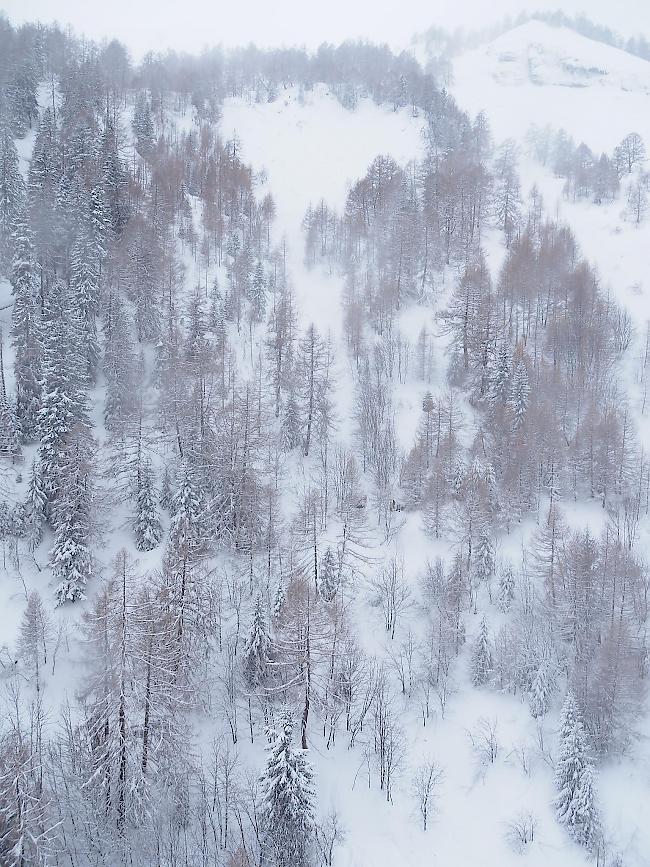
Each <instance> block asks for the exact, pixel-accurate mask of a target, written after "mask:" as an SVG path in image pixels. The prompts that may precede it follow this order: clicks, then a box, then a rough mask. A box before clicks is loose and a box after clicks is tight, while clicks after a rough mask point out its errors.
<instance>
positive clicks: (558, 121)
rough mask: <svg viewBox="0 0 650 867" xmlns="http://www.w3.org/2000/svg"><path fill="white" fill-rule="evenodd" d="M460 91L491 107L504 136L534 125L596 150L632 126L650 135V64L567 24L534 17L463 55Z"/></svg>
mask: <svg viewBox="0 0 650 867" xmlns="http://www.w3.org/2000/svg"><path fill="white" fill-rule="evenodd" d="M452 91H453V93H454V94H455V96H456V97H457V99H458V101H459V102H460V104H461V105H462V106H463V107H464V108H466V109H467V110H468V111H470V112H472V113H474V114H475V113H477V112H479V111H482V110H485V111H486V112H487V114H488V116H489V118H490V122H491V124H492V126H493V130H494V133H495V136H496V138H497V139H498V140H503V139H504V138H507V137H508V136H514V137H516V138H519V137H523V136H524V135H525V133H526V131H527V130H528V127H529V126H530V124H531V123H537V124H539V125H544V124H547V123H549V124H551V125H552V126H554V127H562V128H564V129H566V130H567V131H568V132H569V134H571V135H573V136H574V137H576V138H577V139H578V140H584V141H586V142H587V143H588V144H589V145H590V146H591V147H592V148H594V149H595V150H599V149H600V150H611V149H612V148H613V147H614V146H615V145H617V144H618V142H619V141H620V140H621V139H622V138H623V136H624V135H626V134H627V133H628V132H630V131H631V129H635V130H637V131H638V132H639V133H640V134H641V135H643V136H644V137H647V138H648V139H649V140H650V63H648V62H647V61H645V60H641V59H640V58H637V57H633V56H631V55H630V54H627V53H625V52H624V51H621V50H620V49H618V48H612V47H610V46H608V45H604V44H602V43H600V42H594V41H592V40H590V39H587V38H586V37H584V36H580V35H579V34H577V33H576V32H575V31H573V30H569V29H567V28H565V27H552V26H550V25H549V24H545V23H542V22H540V21H531V22H528V23H527V24H522V25H521V26H520V27H515V28H513V29H512V30H510V31H508V32H506V33H505V34H503V35H502V36H500V37H499V38H498V39H495V40H494V41H493V42H491V43H488V44H487V45H485V46H482V47H481V48H479V49H477V50H475V51H470V52H468V53H466V54H464V55H462V56H461V57H459V58H458V59H457V60H456V61H455V63H454V83H453V85H452Z"/></svg>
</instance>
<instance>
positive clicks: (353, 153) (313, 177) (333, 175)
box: [222, 85, 424, 332]
mask: <svg viewBox="0 0 650 867" xmlns="http://www.w3.org/2000/svg"><path fill="white" fill-rule="evenodd" d="M222 131H223V135H224V136H226V137H232V136H235V135H236V136H237V137H238V138H239V139H240V140H241V142H242V144H243V158H244V160H245V161H246V162H250V163H251V164H252V165H253V168H255V169H256V170H258V171H261V170H264V171H265V172H266V176H267V190H268V191H269V192H270V193H271V195H272V196H273V199H274V202H275V206H276V215H277V219H276V228H277V232H278V233H279V234H280V236H282V234H284V235H285V236H286V238H287V241H288V257H289V259H288V262H289V271H290V273H291V274H292V277H293V279H294V282H295V289H296V293H297V297H298V300H299V306H300V308H301V309H302V310H304V311H308V313H306V315H309V316H311V317H312V319H313V320H314V321H315V322H318V324H319V328H321V329H322V330H326V329H327V328H331V329H333V330H334V331H335V332H336V330H337V327H336V326H337V322H338V319H339V318H340V314H341V307H340V304H339V296H338V295H337V294H333V293H335V292H336V286H335V283H336V281H334V280H331V281H328V285H326V286H324V285H322V283H321V282H320V281H319V276H318V275H317V274H315V273H314V272H309V274H305V273H304V268H303V255H304V249H303V247H304V238H303V236H302V230H301V226H302V220H303V217H304V216H305V212H306V210H307V208H308V207H309V205H310V203H311V204H313V205H316V204H317V202H318V201H319V200H320V199H325V201H326V202H327V204H328V205H329V206H330V207H331V208H334V209H336V210H337V211H341V210H342V209H343V208H344V206H345V200H346V196H347V193H348V190H349V187H350V185H351V184H352V183H353V182H355V181H356V180H358V178H360V177H362V176H363V175H364V174H365V173H366V170H367V168H368V166H369V164H370V163H371V162H372V160H373V159H374V158H375V157H376V156H378V155H379V154H390V155H391V156H392V157H393V158H394V159H395V160H397V162H399V163H401V164H406V163H408V162H409V161H410V160H413V159H416V158H417V157H419V156H421V154H422V151H423V146H424V141H423V138H422V123H421V121H419V120H418V119H416V118H413V117H412V116H411V115H410V114H409V112H408V111H405V110H404V111H400V112H394V111H390V110H389V109H387V108H383V107H382V108H379V107H378V106H376V105H375V104H374V103H373V102H372V101H371V100H369V99H363V100H361V101H360V103H359V105H358V106H357V109H356V110H355V111H354V112H350V111H347V110H346V109H345V108H343V106H342V105H341V104H340V102H338V100H337V99H336V98H335V97H334V96H332V95H331V94H330V93H329V92H328V90H327V88H326V87H325V86H324V85H317V86H316V87H315V88H314V90H313V91H310V92H305V93H302V94H300V93H299V92H298V90H296V89H295V88H289V89H287V90H285V91H283V92H282V93H281V94H280V96H279V97H278V99H276V100H275V101H274V102H267V103H254V102H251V101H250V100H246V99H229V100H226V102H225V104H224V108H223V120H222ZM277 240H278V241H280V240H281V237H278V238H277ZM303 302H306V303H303Z"/></svg>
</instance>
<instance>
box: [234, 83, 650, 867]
mask: <svg viewBox="0 0 650 867" xmlns="http://www.w3.org/2000/svg"><path fill="white" fill-rule="evenodd" d="M221 130H222V134H223V136H224V137H227V138H231V137H232V136H233V135H235V134H236V136H237V138H238V139H239V140H240V142H241V147H242V149H243V155H244V158H245V160H247V161H251V162H252V164H253V166H254V168H255V169H256V170H258V171H260V170H262V169H264V171H265V172H266V176H267V182H266V185H265V186H264V188H263V190H262V192H263V193H265V192H267V191H268V192H271V193H272V195H273V197H274V199H275V202H276V206H277V224H276V232H277V237H278V239H279V238H280V237H282V236H284V237H286V240H287V245H288V258H287V261H288V269H289V272H290V278H291V280H292V282H293V283H294V285H295V288H296V293H297V298H298V303H299V316H300V319H301V322H302V324H303V325H306V324H308V323H309V322H312V321H313V322H315V323H316V324H317V325H318V327H319V328H321V329H330V330H331V333H332V336H333V339H334V342H335V346H336V347H337V350H336V351H337V365H336V366H337V373H338V376H339V380H338V381H337V394H336V399H337V406H338V409H339V414H341V415H342V416H343V417H342V418H341V419H340V422H341V424H340V425H339V429H338V430H337V437H338V438H345V437H346V436H349V435H350V431H351V425H350V420H349V417H345V415H344V409H345V407H346V405H347V406H348V407H350V408H351V406H352V404H351V401H352V393H351V377H350V376H349V375H348V376H347V378H346V374H345V371H346V370H347V368H348V365H349V362H348V361H347V358H346V351H345V347H344V346H343V345H342V344H341V342H340V334H341V322H340V315H341V308H340V303H339V302H340V293H341V289H342V282H341V279H340V278H339V277H338V275H336V274H333V275H330V274H328V273H325V272H324V271H323V270H320V269H314V270H311V271H310V270H307V269H306V268H305V266H304V262H303V245H304V239H303V237H302V232H301V222H302V218H303V215H304V213H305V210H306V209H307V207H308V205H309V204H310V203H312V204H315V203H316V202H317V201H318V200H319V199H320V198H321V197H322V198H324V199H325V200H326V202H327V203H328V204H329V205H331V206H333V207H335V208H337V209H341V208H342V207H343V205H344V204H345V196H346V193H347V189H348V187H349V185H350V183H351V182H353V181H354V180H355V179H356V178H358V177H360V176H362V175H363V174H364V173H365V171H366V169H367V167H368V164H369V163H370V162H371V160H372V159H373V157H374V156H376V155H377V154H379V153H381V154H390V155H391V156H392V157H393V158H395V159H396V160H397V161H399V162H401V163H406V162H408V161H409V160H410V159H413V158H416V157H417V156H418V155H419V154H420V153H421V152H422V143H421V125H420V123H419V122H418V120H417V119H413V118H412V117H410V116H409V115H408V114H407V113H405V112H400V113H393V112H390V111H387V110H386V109H383V108H378V107H376V106H375V105H373V104H372V103H370V102H368V101H363V102H362V103H361V104H360V105H359V107H358V109H357V110H356V111H355V112H350V111H346V110H345V109H343V108H342V107H341V106H340V104H339V103H338V102H337V101H336V100H335V99H334V98H333V97H332V96H331V95H329V94H328V93H327V92H326V90H324V89H323V88H317V89H316V90H315V92H314V93H307V94H305V95H304V97H303V98H300V97H299V95H298V94H297V93H296V92H295V91H288V92H286V93H283V94H281V95H280V97H279V98H278V100H277V101H276V102H274V103H270V104H262V105H260V104H255V103H252V102H248V101H245V100H241V99H237V100H233V99H231V100H228V101H227V102H226V104H225V106H224V111H223V120H222V125H221ZM490 247H491V248H494V249H493V250H492V254H491V261H492V263H493V264H495V263H496V262H498V261H499V260H500V259H501V258H502V257H503V247H502V243H501V241H500V240H499V239H498V238H497V237H496V236H495V237H494V238H492V237H490ZM426 321H429V322H431V323H432V324H433V311H432V310H431V308H428V309H426V308H424V307H420V306H417V305H411V306H410V307H409V308H407V309H406V310H405V311H404V312H403V313H402V316H401V318H400V327H401V328H404V330H405V333H406V334H407V335H408V337H409V339H410V340H412V341H414V340H415V339H416V337H417V334H418V332H419V330H420V328H421V327H422V325H423V324H424V322H426ZM436 355H437V367H438V368H439V371H440V373H441V377H442V378H441V382H442V381H444V370H445V362H444V342H443V341H442V340H441V339H440V340H439V341H438V342H437V345H436ZM422 396H423V387H422V386H421V385H420V386H418V387H415V386H414V385H411V384H408V383H407V384H405V385H400V386H396V387H395V403H396V406H397V419H396V427H397V430H398V434H399V436H400V441H401V442H402V443H403V446H404V448H406V447H407V446H408V444H410V443H411V442H412V441H413V435H414V428H415V424H416V420H417V417H418V415H419V414H420V406H421V400H422ZM572 517H573V519H574V521H575V523H576V524H582V523H585V514H584V513H583V512H580V511H579V510H578V514H577V515H575V516H572ZM596 517H597V518H599V517H600V516H596ZM534 527H535V522H534V520H528V521H526V522H524V524H523V525H522V526H521V527H520V528H518V529H517V530H516V531H513V532H512V533H511V535H510V536H508V537H505V538H503V539H502V540H501V541H500V550H499V555H500V556H501V557H503V558H505V559H512V560H513V561H516V560H518V558H519V557H520V556H521V550H522V543H523V542H524V540H526V539H527V538H529V536H530V534H531V533H532V531H533V530H534ZM391 551H394V552H395V553H396V554H397V556H398V557H401V558H403V560H404V569H405V574H406V576H407V577H408V579H409V581H410V583H411V586H412V591H413V597H414V600H415V597H416V594H417V589H418V588H417V581H418V579H419V577H420V576H421V575H422V572H423V570H424V567H425V566H426V563H427V561H429V562H432V561H433V560H434V559H435V557H436V556H437V555H441V554H443V555H444V554H446V553H448V546H447V545H446V544H442V543H434V542H432V541H431V540H430V539H428V538H427V536H426V535H425V534H424V532H423V530H422V526H421V519H420V516H419V514H418V513H416V514H410V515H409V516H408V517H407V518H406V519H405V520H404V522H403V524H402V526H401V527H398V529H397V532H396V533H395V535H394V537H393V538H392V540H391V542H390V543H389V544H385V543H383V544H382V543H381V541H380V544H379V545H378V547H377V548H376V550H373V552H372V553H373V555H374V556H375V557H376V558H377V562H380V561H381V560H382V559H384V558H385V557H387V556H388V555H389V554H390V552H391ZM486 592H487V591H486ZM373 595H374V594H373V592H372V588H371V587H370V586H369V585H368V584H366V582H362V583H361V584H360V586H358V587H356V588H355V590H354V594H353V600H352V604H353V606H354V615H353V616H354V621H355V624H356V628H357V630H358V634H359V637H360V640H361V641H362V642H363V644H364V646H365V647H366V649H367V650H368V651H370V652H374V653H375V654H376V655H377V657H378V658H379V659H380V660H383V661H384V664H386V665H388V666H390V661H389V657H388V656H387V653H389V652H391V651H392V652H395V650H396V647H395V646H391V645H397V644H398V643H401V642H402V641H403V640H404V635H405V633H404V629H406V628H407V626H408V629H409V630H410V631H412V633H413V634H414V636H416V637H419V638H421V639H424V638H426V635H427V627H426V618H425V617H423V616H422V615H421V612H420V611H419V609H418V606H417V604H416V603H415V601H414V600H413V602H412V604H411V607H410V608H409V611H408V614H407V615H406V619H405V625H404V629H403V630H402V634H401V636H399V639H396V640H395V641H394V642H392V643H391V641H390V639H389V638H388V637H387V635H386V634H385V633H384V631H383V626H382V622H381V611H380V609H379V608H378V607H377V606H376V605H374V604H373ZM484 603H485V604H484V605H482V606H480V607H481V608H482V609H483V610H484V611H485V610H486V608H487V605H488V603H487V597H486V599H485V600H484ZM492 616H493V620H492V621H491V622H490V626H491V628H492V629H493V630H494V631H496V629H498V626H499V625H500V623H499V615H498V614H494V613H493V614H492ZM406 621H408V622H406ZM479 625H480V617H479V616H478V615H474V616H470V618H469V620H468V630H467V631H468V643H467V645H466V646H465V649H464V651H463V652H462V653H461V657H460V659H459V660H458V663H457V668H456V669H455V671H456V673H457V680H456V682H455V684H454V694H453V695H452V696H451V697H450V699H449V702H448V706H447V707H446V708H445V711H444V713H443V710H442V707H441V706H439V704H438V702H439V699H438V698H437V697H436V696H435V695H432V696H431V699H430V700H431V704H432V708H433V712H432V714H431V717H430V719H428V720H427V724H426V726H423V722H422V715H421V710H420V701H418V698H417V697H416V696H415V695H414V696H413V697H411V698H410V699H409V700H408V701H407V698H406V696H403V697H400V698H399V699H398V705H397V706H396V707H395V710H396V712H397V715H398V718H399V723H400V726H401V728H402V730H403V732H404V741H403V750H404V758H405V761H404V763H403V769H402V772H401V774H400V779H399V781H398V783H397V785H396V790H395V796H394V803H392V804H388V803H386V800H385V795H384V793H383V792H381V791H380V790H379V789H378V788H376V789H375V791H368V789H369V788H370V787H371V776H370V773H369V764H368V763H369V762H370V757H369V756H367V755H365V753H364V752H363V751H361V750H359V749H358V748H356V749H353V750H350V749H349V748H348V743H347V739H346V738H345V737H342V736H339V739H338V741H337V743H336V744H335V745H334V746H333V747H331V748H330V749H329V750H326V749H325V743H324V741H323V740H320V741H318V740H315V741H314V742H313V744H312V750H311V760H312V761H313V763H314V765H315V767H316V773H317V777H318V785H319V792H320V803H321V807H322V808H323V809H327V807H328V801H330V802H331V803H332V804H335V805H336V806H337V808H338V810H339V811H340V814H341V818H342V820H343V823H344V825H345V826H346V828H347V829H348V835H347V838H346V841H345V843H344V845H343V847H342V849H341V851H340V853H339V856H338V863H339V864H340V865H341V867H366V865H370V864H372V865H374V867H389V865H390V867H394V865H396V864H399V865H409V867H410V865H413V867H415V865H423V864H431V863H432V864H438V863H439V864H454V865H470V864H471V865H486V867H487V865H491V864H494V863H499V864H503V865H515V864H518V863H520V856H519V855H517V854H515V853H514V852H513V850H512V848H511V846H510V845H509V843H508V841H507V832H508V827H509V824H510V823H511V822H512V821H513V820H514V819H515V818H516V817H517V816H518V815H519V814H521V813H522V811H524V810H525V811H530V812H531V813H532V814H535V816H536V818H537V831H536V838H535V839H536V843H535V845H534V846H532V847H530V851H529V853H528V855H527V857H526V863H527V864H529V865H531V867H533V865H535V867H537V865H539V867H542V865H548V864H549V863H552V864H560V863H561V864H562V865H563V867H574V865H575V867H578V865H583V864H585V863H587V862H586V858H585V856H584V854H583V853H582V852H581V851H580V850H579V848H578V847H576V846H573V845H572V844H571V843H570V842H569V841H568V840H567V837H566V835H565V834H564V833H563V831H562V829H561V828H560V827H559V826H558V824H557V823H556V821H555V818H554V814H553V807H552V799H553V783H552V767H551V765H550V764H549V763H548V761H547V760H545V759H544V758H542V755H543V753H542V752H540V750H539V749H538V747H539V746H540V744H543V745H544V748H545V749H546V750H549V749H551V750H552V749H553V748H554V743H555V729H556V726H557V719H556V716H555V715H554V714H550V715H549V717H548V718H547V719H546V720H544V722H543V723H542V725H541V727H540V728H539V730H538V729H537V723H536V722H535V721H534V720H533V719H532V718H531V716H530V713H529V711H528V708H527V706H526V704H525V703H523V702H522V701H521V700H520V698H518V697H511V696H504V695H499V694H497V693H494V692H490V691H487V690H477V689H475V688H473V687H472V686H471V684H470V681H469V677H468V670H469V655H470V650H471V646H472V644H473V639H474V636H475V634H476V633H477V632H478V629H479ZM422 700H423V699H422ZM490 725H493V726H494V727H495V729H496V732H497V734H496V738H497V740H498V743H499V747H498V756H497V758H496V760H495V762H494V764H491V763H489V762H488V763H487V764H486V763H485V760H484V758H483V759H481V757H480V756H479V755H478V751H477V750H476V749H474V747H473V745H472V737H474V739H475V740H477V736H478V732H479V729H481V728H485V727H486V726H488V727H489V726H490ZM540 739H541V741H540ZM429 759H434V760H435V761H436V762H437V763H438V764H439V765H440V766H441V767H442V768H443V769H444V780H443V782H442V784H441V786H440V789H439V792H438V795H439V798H438V804H437V808H436V810H435V815H434V817H433V820H432V825H431V828H430V829H429V831H428V832H427V833H424V832H423V831H422V830H421V828H420V827H419V826H418V822H417V806H416V801H415V800H414V798H413V795H412V779H413V776H414V774H415V772H416V769H417V768H418V766H420V765H422V764H423V763H424V762H426V761H427V760H429ZM637 784H638V785H640V783H639V782H637ZM372 785H373V787H374V786H375V783H374V781H373V784H372ZM624 827H625V828H626V829H627V828H628V827H629V823H628V825H627V826H624ZM468 829H471V832H470V833H468ZM621 843H622V848H626V849H628V851H631V849H632V848H633V847H634V846H635V845H636V842H633V843H632V844H630V845H628V844H629V843H630V841H629V840H628V839H623V840H622V841H621ZM643 845H645V844H643ZM642 850H643V846H641V851H642ZM631 863H635V862H631ZM638 863H639V864H641V863H643V862H642V861H638Z"/></svg>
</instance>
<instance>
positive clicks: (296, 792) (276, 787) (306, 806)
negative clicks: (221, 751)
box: [260, 713, 314, 867]
mask: <svg viewBox="0 0 650 867" xmlns="http://www.w3.org/2000/svg"><path fill="white" fill-rule="evenodd" d="M268 735H269V738H270V739H271V744H270V747H269V751H268V759H267V762H266V768H265V771H264V773H263V775H262V777H261V780H260V782H261V784H262V823H263V829H264V842H265V847H266V850H267V856H268V857H269V858H270V859H272V860H273V861H274V863H275V864H276V865H277V867H306V865H308V864H309V844H310V838H311V834H312V829H313V823H314V804H313V799H314V793H313V790H312V779H313V773H312V770H311V768H310V766H309V763H308V761H307V757H306V755H305V752H304V751H303V750H301V749H297V748H296V747H294V744H293V722H292V720H291V716H290V715H289V714H288V713H284V714H283V715H282V718H281V720H280V725H279V726H278V728H277V729H276V730H270V731H269V732H268Z"/></svg>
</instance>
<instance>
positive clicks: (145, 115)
mask: <svg viewBox="0 0 650 867" xmlns="http://www.w3.org/2000/svg"><path fill="white" fill-rule="evenodd" d="M132 128H133V134H134V136H135V146H136V148H137V151H138V153H139V154H140V155H141V156H143V157H146V156H149V155H150V154H151V152H152V151H153V148H154V145H155V137H154V128H153V120H152V118H151V107H150V105H149V100H148V99H147V95H146V94H145V93H140V94H138V98H137V100H136V104H135V110H134V112H133V124H132Z"/></svg>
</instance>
